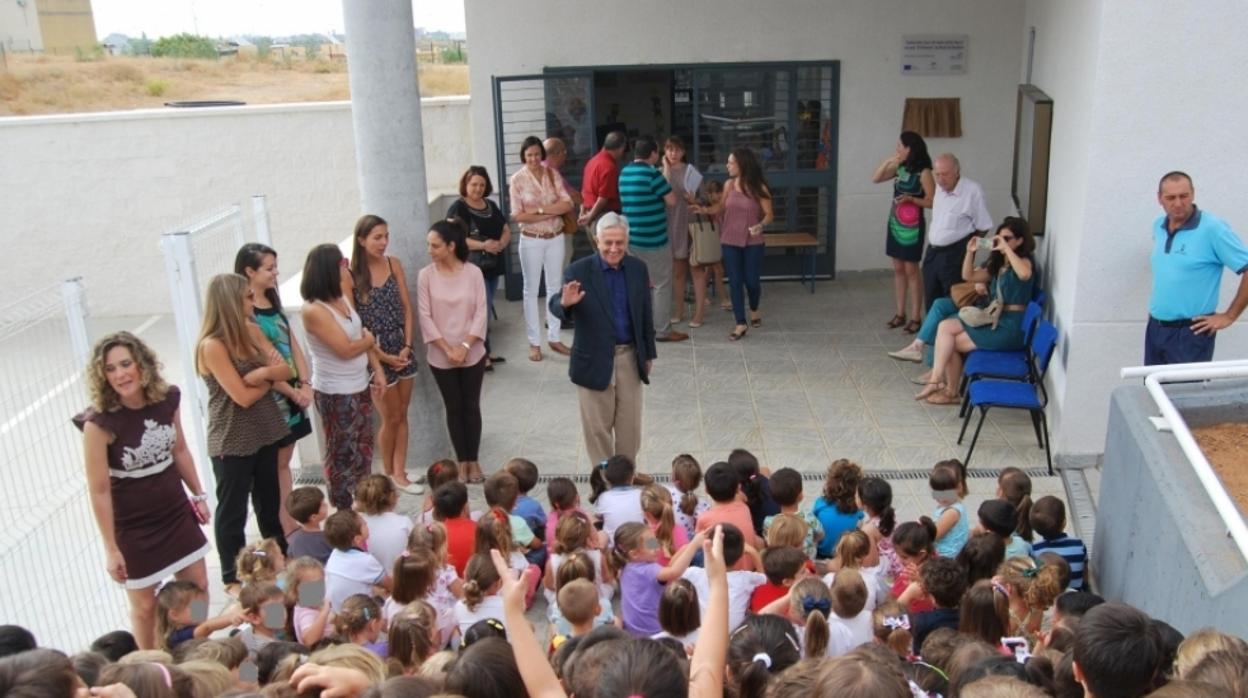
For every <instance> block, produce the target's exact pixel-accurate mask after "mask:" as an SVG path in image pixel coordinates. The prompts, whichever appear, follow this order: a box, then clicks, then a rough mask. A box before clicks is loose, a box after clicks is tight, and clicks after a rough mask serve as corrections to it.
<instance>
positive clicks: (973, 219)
mask: <svg viewBox="0 0 1248 698" xmlns="http://www.w3.org/2000/svg"><path fill="white" fill-rule="evenodd" d="M932 176H933V177H935V179H936V198H935V200H934V201H933V202H932V222H931V225H930V226H929V227H928V229H927V254H926V255H924V257H923V296H924V300H925V303H926V304H927V309H928V310H931V308H932V303H935V302H936V299H937V298H943V297H945V296H947V295H949V289H950V288H952V287H953V285H954V284H956V283H960V282H961V281H962V258H963V257H964V256H965V255H966V241H967V238H969V237H970V236H972V235H983V234H984V233H987V232H988V231H989V230H991V229H992V216H990V215H988V206H987V205H985V203H984V190H983V188H982V187H980V186H979V183H978V182H975V181H974V180H971V179H967V178H966V177H963V176H962V170H961V166H960V165H959V164H958V159H957V158H956V157H954V156H953V154H952V153H942V154H941V155H938V156H936V161H935V162H934V163H932Z"/></svg>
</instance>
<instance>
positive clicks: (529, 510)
mask: <svg viewBox="0 0 1248 698" xmlns="http://www.w3.org/2000/svg"><path fill="white" fill-rule="evenodd" d="M503 470H505V471H507V472H509V473H511V474H512V476H513V477H515V478H516V486H517V487H518V489H519V496H518V497H516V504H515V506H513V507H512V508H511V513H512V514H515V515H516V516H519V517H520V518H521V519H524V522H525V523H526V524H528V525H529V530H531V531H532V532H533V535H535V536H537V538H538V546H537V547H535V548H531V549H529V550H528V551H526V552H525V554H524V557H525V559H526V560H528V561H529V563H530V564H533V565H537V566H538V567H541V568H545V567H546V545H545V538H546V510H545V509H542V505H541V503H539V502H538V501H537V500H536V499H534V498H532V497H530V496H529V492H531V491H532V490H533V488H534V487H537V465H536V464H534V463H533V461H531V460H528V459H525V458H512V459H511V460H509V461H507V465H504V466H503Z"/></svg>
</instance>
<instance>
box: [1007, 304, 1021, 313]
mask: <svg viewBox="0 0 1248 698" xmlns="http://www.w3.org/2000/svg"><path fill="white" fill-rule="evenodd" d="M1026 309H1027V306H1025V305H1004V306H1001V312H1003V313H1021V312H1023V311H1024V310H1026Z"/></svg>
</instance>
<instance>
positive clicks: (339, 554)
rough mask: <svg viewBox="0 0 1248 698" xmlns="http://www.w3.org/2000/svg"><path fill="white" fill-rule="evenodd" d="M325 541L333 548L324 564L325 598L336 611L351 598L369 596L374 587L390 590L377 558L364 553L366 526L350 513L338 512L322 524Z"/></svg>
mask: <svg viewBox="0 0 1248 698" xmlns="http://www.w3.org/2000/svg"><path fill="white" fill-rule="evenodd" d="M325 540H326V541H328V542H329V544H330V545H332V546H333V547H334V551H333V552H332V553H330V554H329V561H328V562H326V563H325V595H326V596H327V597H329V603H330V605H331V606H332V607H333V609H334V610H335V611H336V610H338V609H340V608H342V602H343V601H346V600H347V597H348V596H351V595H352V594H367V595H370V596H371V595H372V593H373V587H374V586H379V587H382V588H384V589H385V590H386V591H390V589H391V588H392V587H393V583H392V582H391V579H390V575H389V574H388V573H387V572H386V570H385V568H383V567H382V566H381V563H380V562H378V561H377V558H375V557H373V556H372V555H369V554H368V553H366V552H364V550H363V547H364V546H365V545H367V541H368V523H367V522H366V521H364V519H363V518H362V517H361V516H360V515H359V514H357V513H355V512H354V511H352V510H350V509H340V510H338V511H337V512H334V514H333V515H331V516H330V517H329V518H328V519H326V520H325Z"/></svg>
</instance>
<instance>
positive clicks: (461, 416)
mask: <svg viewBox="0 0 1248 698" xmlns="http://www.w3.org/2000/svg"><path fill="white" fill-rule="evenodd" d="M429 371H430V372H431V373H433V380H434V382H435V383H437V384H438V392H440V393H442V402H443V404H445V405H446V430H447V431H448V432H450V435H451V445H452V446H454V447H455V459H456V460H458V461H459V462H461V463H463V462H467V461H475V460H477V449H478V448H480V446H481V383H482V382H483V381H484V380H485V359H481V360H480V361H478V362H477V363H476V364H475V365H473V366H462V367H459V368H437V367H436V366H430V367H429Z"/></svg>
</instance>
